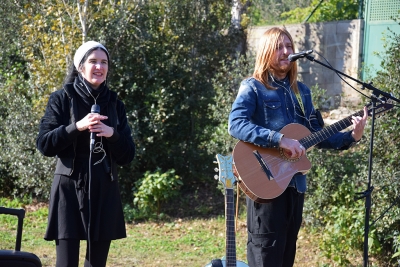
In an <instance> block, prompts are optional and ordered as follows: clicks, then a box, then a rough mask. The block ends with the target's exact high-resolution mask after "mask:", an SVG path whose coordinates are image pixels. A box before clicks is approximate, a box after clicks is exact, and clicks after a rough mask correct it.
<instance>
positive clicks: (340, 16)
mask: <svg viewBox="0 0 400 267" xmlns="http://www.w3.org/2000/svg"><path fill="white" fill-rule="evenodd" d="M358 5H359V1H358V0H325V1H323V0H322V1H321V0H312V1H311V3H310V5H308V6H307V7H297V8H295V9H291V10H289V11H287V12H283V13H282V14H281V18H282V19H283V21H284V23H301V22H304V21H305V20H307V22H324V21H338V20H351V19H356V18H357V15H358V9H359V7H358Z"/></svg>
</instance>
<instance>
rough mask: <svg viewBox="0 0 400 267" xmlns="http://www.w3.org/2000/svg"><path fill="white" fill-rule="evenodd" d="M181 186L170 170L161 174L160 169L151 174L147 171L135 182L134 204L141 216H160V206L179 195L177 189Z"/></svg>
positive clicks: (177, 177)
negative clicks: (154, 214)
mask: <svg viewBox="0 0 400 267" xmlns="http://www.w3.org/2000/svg"><path fill="white" fill-rule="evenodd" d="M182 185H183V183H182V181H181V180H180V177H179V176H178V175H176V174H175V170H174V169H171V170H168V171H167V172H164V173H162V172H161V169H158V170H156V171H155V172H153V173H151V172H150V171H147V172H146V173H145V174H144V177H143V178H142V179H140V180H139V181H137V182H136V186H137V190H135V191H136V193H135V198H134V200H133V201H134V204H135V205H136V206H137V207H138V208H139V210H140V211H141V213H142V214H153V213H155V212H157V216H158V215H160V212H161V205H162V204H163V203H164V202H166V201H168V200H170V199H172V198H174V197H177V196H178V195H179V189H180V187H181V186H182Z"/></svg>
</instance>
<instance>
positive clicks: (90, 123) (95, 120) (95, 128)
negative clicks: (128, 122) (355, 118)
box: [76, 113, 114, 137]
mask: <svg viewBox="0 0 400 267" xmlns="http://www.w3.org/2000/svg"><path fill="white" fill-rule="evenodd" d="M107 118H108V117H107V116H103V115H100V114H97V113H88V114H87V115H86V116H85V117H84V118H83V119H81V120H80V121H78V122H77V123H76V128H77V129H78V130H79V131H85V130H89V132H91V133H97V134H96V135H97V136H104V137H111V136H112V135H113V134H114V129H113V128H112V127H109V126H107V125H105V124H104V123H103V122H101V121H102V120H106V119H107Z"/></svg>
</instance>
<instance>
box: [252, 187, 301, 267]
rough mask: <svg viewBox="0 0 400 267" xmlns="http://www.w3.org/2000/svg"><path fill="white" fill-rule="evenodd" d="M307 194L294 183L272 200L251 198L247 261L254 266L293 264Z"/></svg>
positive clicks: (271, 266)
mask: <svg viewBox="0 0 400 267" xmlns="http://www.w3.org/2000/svg"><path fill="white" fill-rule="evenodd" d="M303 205H304V194H302V193H298V192H297V190H296V189H295V188H293V187H289V188H287V189H286V190H285V191H284V192H283V193H282V194H281V195H280V196H278V197H277V198H275V199H273V200H271V201H270V202H268V203H264V204H260V203H256V202H254V201H252V200H251V199H249V198H247V230H248V241H247V261H248V265H249V266H251V267H291V266H293V264H294V259H295V255H296V241H297V235H298V233H299V230H300V226H301V222H302V215H303Z"/></svg>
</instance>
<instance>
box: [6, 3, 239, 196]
mask: <svg viewBox="0 0 400 267" xmlns="http://www.w3.org/2000/svg"><path fill="white" fill-rule="evenodd" d="M81 2H82V1H74V0H67V1H59V0H39V1H35V2H32V1H15V3H8V2H7V3H2V4H0V7H2V8H3V9H1V11H2V12H3V17H6V15H5V14H8V12H9V13H10V14H12V16H10V17H9V20H10V21H12V22H13V25H15V28H14V29H13V30H14V31H18V33H19V34H18V39H17V40H16V41H15V43H14V46H9V47H8V48H7V49H4V50H3V51H4V52H2V57H5V56H8V57H9V58H10V64H9V65H7V66H6V67H5V68H3V69H2V74H4V75H2V76H1V77H0V82H1V92H2V97H3V98H2V99H3V100H4V101H7V103H10V106H7V107H4V108H3V109H2V120H1V127H0V129H2V130H1V131H2V132H1V134H2V135H3V136H5V138H3V139H2V142H3V143H4V146H3V147H4V148H5V153H4V154H3V155H2V158H1V160H2V163H1V164H2V165H1V169H0V171H1V175H2V178H4V179H2V182H3V183H4V184H7V186H8V187H4V188H11V187H12V188H15V194H25V193H26V192H29V193H32V194H33V195H36V196H41V197H45V196H46V195H47V194H48V191H49V190H50V187H49V186H48V185H49V183H50V181H51V177H52V175H51V172H52V168H53V159H47V158H44V157H43V156H42V155H40V154H39V153H38V152H37V151H36V149H35V136H36V134H37V126H38V123H39V118H40V117H41V116H42V114H43V112H44V108H45V105H46V102H47V99H48V95H49V94H50V93H51V92H52V91H54V90H57V89H60V88H61V84H62V81H63V78H64V74H65V73H66V70H67V68H68V67H69V65H71V63H72V57H73V53H74V51H75V49H76V48H77V47H78V46H79V45H80V44H81V43H82V39H84V40H97V41H100V42H102V43H104V44H105V45H106V46H107V48H108V50H109V51H110V55H111V66H110V81H109V84H110V86H111V88H112V89H113V90H115V91H117V92H118V94H119V98H120V99H121V100H122V101H123V102H124V103H125V105H126V110H127V113H128V120H129V123H130V125H131V127H132V129H133V135H134V136H133V138H134V140H135V143H136V144H137V157H136V159H135V161H134V162H133V163H132V164H130V165H128V166H124V167H122V168H121V170H120V173H121V175H120V176H121V177H123V179H121V183H120V186H121V192H122V195H123V198H124V201H125V202H126V203H132V198H133V194H132V190H133V188H135V181H136V180H137V179H138V177H142V176H143V174H144V173H145V172H147V171H155V170H158V169H161V170H163V171H166V170H169V169H171V166H173V167H174V169H175V170H176V173H177V174H178V175H179V176H180V177H182V181H183V183H184V184H185V186H187V187H188V188H190V187H192V186H193V184H199V183H200V184H201V183H202V179H204V177H206V176H207V175H208V169H211V167H210V166H211V165H212V160H213V154H215V152H214V151H212V150H211V149H207V148H206V146H205V144H207V141H208V140H209V138H210V136H209V135H208V133H209V132H210V131H212V130H211V127H212V126H213V125H218V124H219V119H220V118H214V117H212V116H210V113H209V105H210V103H213V101H214V95H215V90H214V84H213V81H214V80H213V77H215V76H216V75H218V73H219V70H220V69H221V67H222V65H223V62H224V61H225V63H224V64H226V65H229V64H230V63H229V60H232V59H233V58H234V57H235V53H236V50H237V48H238V44H239V43H240V42H242V40H243V38H244V33H243V32H241V31H239V30H235V29H232V28H230V9H231V6H230V2H229V1H222V0H219V1H212V2H210V1H189V0H184V1H178V2H177V1H172V0H168V1H123V2H114V1H94V2H93V3H91V4H90V5H89V6H88V9H87V10H86V13H85V14H78V10H79V9H78V6H77V5H78V4H81ZM14 10H17V11H14ZM83 15H85V18H87V22H86V24H84V23H81V20H80V16H81V17H82V16H83ZM82 25H85V26H87V28H85V29H83V28H82V27H83V26H82ZM5 30H6V31H5V32H4V34H3V36H10V35H11V33H12V31H11V30H8V29H5ZM0 45H2V46H4V47H6V43H5V42H1V43H0ZM6 51H7V53H8V54H6V53H5V52H6ZM3 62H4V61H3ZM3 77H4V78H3ZM11 83H13V84H14V85H15V86H13V88H12V89H11V88H10V85H11ZM7 87H9V88H8V89H6V88H7ZM13 118H18V121H16V120H15V121H13ZM25 124H26V125H25ZM3 125H4V127H3ZM28 126H29V128H28ZM17 129H24V130H25V131H26V132H29V134H26V135H24V138H29V139H24V140H23V141H22V142H21V137H20V135H19V133H18V132H17ZM217 138H218V137H217ZM8 147H10V148H8ZM21 151H29V153H30V154H29V156H28V155H25V154H24V155H23V156H21V155H19V154H21ZM26 153H28V152H26ZM19 157H22V158H23V159H24V160H23V161H22V160H15V159H18V158H19ZM33 168H34V169H33ZM29 173H31V174H34V175H35V177H36V180H35V182H33V181H34V179H33V178H32V179H31V182H30V184H26V183H27V182H26V181H25V179H26V176H27V175H28V174H29ZM39 173H40V175H39ZM21 175H22V176H21ZM44 177H47V178H44ZM44 181H45V182H44ZM18 184H21V185H20V186H18ZM22 188H23V189H22ZM5 192H6V191H5ZM8 192H9V191H8Z"/></svg>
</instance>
